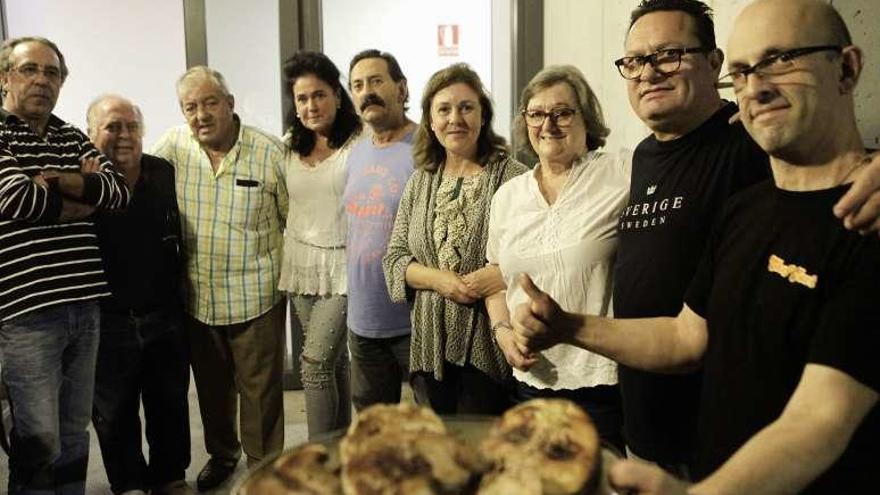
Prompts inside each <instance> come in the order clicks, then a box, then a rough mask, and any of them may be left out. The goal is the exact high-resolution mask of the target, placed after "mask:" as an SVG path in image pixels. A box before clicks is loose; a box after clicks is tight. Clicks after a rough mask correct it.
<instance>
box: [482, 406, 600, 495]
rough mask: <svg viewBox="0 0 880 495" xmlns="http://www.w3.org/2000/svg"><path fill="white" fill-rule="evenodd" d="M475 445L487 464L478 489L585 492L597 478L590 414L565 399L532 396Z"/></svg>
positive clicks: (501, 494) (550, 494) (502, 493)
mask: <svg viewBox="0 0 880 495" xmlns="http://www.w3.org/2000/svg"><path fill="white" fill-rule="evenodd" d="M480 451H481V453H482V454H483V456H484V457H485V458H486V460H487V461H488V462H489V463H490V464H491V468H490V470H489V472H487V473H486V474H485V475H484V476H483V479H482V481H481V483H480V488H479V491H478V492H477V493H479V494H480V495H506V494H510V493H519V494H523V495H527V494H529V495H531V494H535V495H541V494H543V495H569V494H584V493H591V492H592V491H593V490H594V489H595V486H596V484H597V482H598V476H597V473H598V470H599V467H600V462H601V451H600V446H599V434H598V432H597V431H596V427H595V426H594V425H593V422H592V421H591V420H590V418H589V416H587V414H586V413H585V412H584V411H583V410H582V409H581V408H580V407H578V406H577V405H575V404H574V403H573V402H570V401H567V400H563V399H534V400H530V401H528V402H525V403H522V404H520V405H518V406H515V407H513V408H511V409H509V410H508V411H507V412H505V413H504V415H502V416H501V417H500V418H499V419H498V420H497V421H496V422H495V424H494V425H493V426H492V428H491V429H490V430H489V434H488V436H487V437H486V438H485V439H484V440H483V442H482V444H481V445H480ZM533 480H536V481H537V482H536V481H533ZM512 487H514V488H515V489H514V490H513V491H511V490H512Z"/></svg>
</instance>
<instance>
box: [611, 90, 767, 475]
mask: <svg viewBox="0 0 880 495" xmlns="http://www.w3.org/2000/svg"><path fill="white" fill-rule="evenodd" d="M735 112H736V105H734V104H732V103H728V104H727V105H725V106H724V107H723V108H721V109H720V110H718V112H716V113H715V115H713V116H712V117H711V118H710V119H709V120H707V121H706V122H704V123H703V124H702V125H701V126H700V127H698V128H697V129H695V130H693V131H692V132H690V133H689V134H687V135H685V136H683V137H681V138H679V139H676V140H673V141H657V140H656V139H655V138H654V137H653V136H651V137H648V138H646V139H645V140H644V141H642V142H641V143H640V144H639V146H638V147H637V148H636V151H635V156H634V157H633V171H632V185H631V187H630V202H629V205H628V206H627V208H626V209H625V210H624V212H623V214H622V215H621V218H620V224H619V233H620V242H619V245H618V249H617V263H616V265H615V271H614V316H615V317H616V318H641V317H654V316H675V315H677V314H678V313H679V311H680V310H681V307H682V302H683V300H684V294H685V291H686V290H687V287H688V284H689V283H690V281H691V278H692V277H693V274H694V271H695V270H696V267H697V263H698V262H699V260H700V256H701V255H702V252H703V249H704V247H705V244H706V240H707V238H708V236H709V232H710V230H711V224H712V222H713V220H714V219H715V218H716V217H717V216H718V214H719V212H720V211H721V208H722V205H723V203H724V202H725V201H726V199H727V198H728V197H729V196H730V195H731V194H732V193H734V192H736V191H739V190H741V189H743V188H744V187H747V186H749V185H752V184H754V183H756V182H759V181H761V180H763V179H766V178H767V177H769V175H770V168H769V165H768V161H767V155H766V154H765V153H764V152H763V151H762V150H761V149H760V148H759V147H758V146H757V144H755V142H754V141H752V139H751V138H750V137H749V136H748V134H747V133H746V131H745V129H744V128H743V126H742V125H741V124H734V125H731V124H728V120H729V118H730V117H731V115H733V114H734V113H735ZM620 385H621V391H622V394H623V401H624V417H625V432H626V440H627V445H628V446H629V448H630V449H632V450H633V452H635V453H636V454H637V455H639V456H641V457H644V458H647V459H650V460H653V461H656V462H661V463H682V462H687V461H689V459H690V456H691V449H692V442H693V436H694V434H695V428H694V425H695V423H696V415H697V405H698V400H699V397H698V396H699V375H698V374H691V375H684V376H682V375H660V374H655V373H647V372H643V371H637V370H633V369H630V368H627V367H624V366H621V367H620Z"/></svg>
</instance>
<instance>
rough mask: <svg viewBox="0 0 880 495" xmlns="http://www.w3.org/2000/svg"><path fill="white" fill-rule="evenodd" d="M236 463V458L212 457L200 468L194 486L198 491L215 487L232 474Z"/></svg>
mask: <svg viewBox="0 0 880 495" xmlns="http://www.w3.org/2000/svg"><path fill="white" fill-rule="evenodd" d="M237 464H238V459H235V460H228V459H217V458H214V457H212V458H211V460H209V461H208V463H207V464H205V467H203V468H202V471H201V472H200V473H199V477H198V478H196V488H198V490H199V491H200V492H204V491H207V490H210V489H212V488H216V487H217V486H219V485H220V484H222V483H223V482H224V481H226V480H227V479H228V478H229V476H230V475H232V473H233V471H235V466H236V465H237Z"/></svg>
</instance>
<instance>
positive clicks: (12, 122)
mask: <svg viewBox="0 0 880 495" xmlns="http://www.w3.org/2000/svg"><path fill="white" fill-rule="evenodd" d="M66 78H67V65H66V63H65V61H64V55H62V54H61V51H60V50H59V49H58V47H57V46H56V45H55V44H54V43H52V42H51V41H49V40H47V39H45V38H37V37H23V38H15V39H11V40H8V41H6V42H5V43H4V44H3V46H2V47H0V88H2V94H3V109H2V111H0V253H2V254H0V362H2V363H3V381H4V382H5V383H6V386H7V388H8V390H9V399H10V402H11V403H12V408H13V411H14V414H13V429H12V442H11V447H12V450H11V452H10V457H9V493H11V494H30V493H70V494H81V493H84V492H85V479H86V472H87V467H88V458H89V433H88V431H87V430H86V427H87V426H88V424H89V420H90V419H91V411H92V390H93V385H94V379H95V356H96V353H97V351H98V339H99V328H98V327H99V319H100V311H99V309H98V301H97V300H98V299H99V298H102V297H106V296H108V295H110V288H109V287H108V285H107V281H106V278H105V275H104V270H103V268H102V266H101V255H100V252H99V249H98V241H97V238H96V235H95V225H94V223H93V221H92V214H93V213H94V212H95V211H96V210H105V209H120V208H124V207H125V206H126V205H127V204H128V200H129V191H128V187H127V185H126V183H125V178H124V177H123V176H122V174H120V173H119V171H118V170H116V168H115V167H114V166H113V164H112V163H111V162H110V160H108V159H107V158H106V157H105V156H104V155H102V154H101V153H100V152H98V150H96V149H95V147H94V146H93V145H92V143H90V142H89V139H88V137H86V135H85V134H83V133H82V132H81V131H80V130H78V129H76V128H75V127H73V126H72V125H70V124H68V123H66V122H64V121H62V120H61V119H59V118H58V117H56V116H55V115H54V114H52V110H53V109H54V108H55V103H56V102H57V100H58V94H59V92H60V91H61V86H62V85H63V84H64V81H65V79H66Z"/></svg>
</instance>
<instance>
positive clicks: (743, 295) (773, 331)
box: [686, 181, 880, 493]
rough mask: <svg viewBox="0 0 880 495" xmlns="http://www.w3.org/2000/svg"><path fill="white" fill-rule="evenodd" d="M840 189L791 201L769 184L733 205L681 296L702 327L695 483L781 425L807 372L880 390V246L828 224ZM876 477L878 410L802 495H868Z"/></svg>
mask: <svg viewBox="0 0 880 495" xmlns="http://www.w3.org/2000/svg"><path fill="white" fill-rule="evenodd" d="M847 189H848V186H841V187H836V188H834V189H827V190H822V191H810V192H789V191H782V190H780V189H777V188H776V187H775V186H774V185H773V183H772V181H766V182H763V183H761V184H758V185H756V186H754V187H751V188H749V189H747V190H745V191H743V192H742V193H741V194H738V195H736V196H734V198H732V199H731V201H730V202H729V203H728V205H727V207H726V208H725V210H724V214H723V216H722V217H721V218H720V219H719V222H718V223H717V225H716V226H715V228H714V230H713V234H712V237H711V239H710V241H709V245H708V246H707V249H706V252H705V256H704V258H703V260H702V261H701V264H700V267H699V269H698V271H697V274H696V276H695V277H694V280H693V283H692V284H691V287H690V288H689V289H688V293H687V297H686V301H687V304H688V306H689V307H690V308H691V309H693V310H694V311H695V312H696V313H697V314H700V315H702V316H703V317H704V318H706V320H707V324H708V328H709V341H708V346H707V350H706V354H705V356H704V360H703V363H704V365H703V370H704V373H703V389H702V400H701V403H700V420H699V440H698V441H697V462H696V465H695V474H696V475H697V476H698V477H703V476H706V475H707V474H709V473H711V472H712V471H714V470H715V469H717V468H718V467H719V466H720V465H721V464H723V462H724V461H725V460H726V459H727V458H729V457H730V456H731V455H732V454H733V453H734V452H735V451H736V450H737V449H738V448H739V447H740V446H742V444H743V443H745V441H746V440H748V439H749V438H750V437H751V436H753V435H754V434H755V433H757V432H758V431H759V430H760V429H762V428H763V427H764V426H766V425H767V424H769V423H771V422H772V421H773V420H775V419H776V418H778V417H779V415H780V414H781V413H782V410H783V408H784V407H785V405H786V403H787V402H788V400H789V398H790V397H791V394H792V393H793V392H794V389H795V388H796V386H797V384H798V381H799V380H800V378H801V375H802V373H803V370H804V366H805V365H806V364H807V363H815V364H822V365H825V366H829V367H832V368H835V369H837V370H839V371H842V372H844V373H846V374H847V375H849V376H850V377H852V378H854V379H855V380H857V381H859V382H860V383H862V384H864V385H866V386H868V387H871V388H872V389H874V390H875V391H880V366H878V365H877V364H876V360H877V352H878V349H880V303H878V295H880V240H878V239H877V238H876V236H867V237H862V236H860V235H858V234H856V233H853V232H849V231H847V230H845V229H844V228H843V226H842V224H841V222H840V220H839V219H837V218H835V217H834V215H833V214H832V212H831V208H832V206H833V205H834V203H835V202H837V200H838V199H840V197H841V196H842V195H843V193H844V192H845V191H846V190H847ZM878 467H880V411H878V408H877V407H875V408H874V410H873V411H872V412H870V413H869V414H868V416H867V417H866V418H865V421H864V422H863V423H862V424H861V426H860V427H859V429H858V430H857V431H856V433H855V436H854V437H853V439H852V441H851V442H850V445H849V447H848V448H847V450H846V452H845V453H844V454H843V457H841V459H840V460H839V461H838V462H837V463H835V464H834V465H833V466H832V467H831V468H830V469H829V470H828V471H827V472H826V473H825V474H824V475H823V476H822V477H820V478H819V479H818V480H816V482H814V483H813V484H812V485H811V486H810V489H809V490H807V492H806V493H866V492H863V491H859V490H858V488H862V489H864V488H865V487H867V486H875V485H876V481H875V478H876V476H877V473H876V471H877V468H878ZM869 482H870V483H872V484H871V485H868V484H867V483H869Z"/></svg>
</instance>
